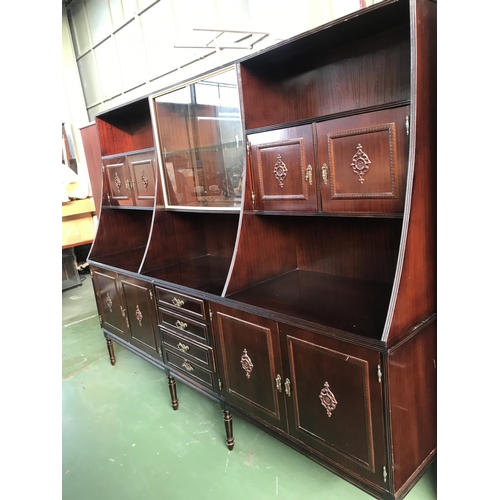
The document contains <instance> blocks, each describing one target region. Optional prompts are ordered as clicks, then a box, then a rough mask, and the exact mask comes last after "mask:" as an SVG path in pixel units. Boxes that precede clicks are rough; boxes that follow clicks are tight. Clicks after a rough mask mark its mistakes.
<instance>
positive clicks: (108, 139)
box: [95, 97, 154, 156]
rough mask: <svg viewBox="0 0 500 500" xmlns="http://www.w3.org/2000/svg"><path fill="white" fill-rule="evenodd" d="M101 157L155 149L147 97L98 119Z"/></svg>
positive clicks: (99, 116) (105, 113) (109, 111)
mask: <svg viewBox="0 0 500 500" xmlns="http://www.w3.org/2000/svg"><path fill="white" fill-rule="evenodd" d="M95 121H96V124H97V129H98V132H99V144H100V147H101V154H102V156H111V155H119V154H123V153H128V152H130V151H138V150H141V149H148V148H152V147H154V139H153V127H152V123H151V114H150V111H149V101H148V98H147V97H146V98H142V99H138V100H136V101H134V102H132V103H129V104H127V105H126V106H120V107H118V108H114V109H112V110H108V111H105V112H103V113H101V114H99V115H98V116H96V119H95Z"/></svg>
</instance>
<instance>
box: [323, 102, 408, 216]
mask: <svg viewBox="0 0 500 500" xmlns="http://www.w3.org/2000/svg"><path fill="white" fill-rule="evenodd" d="M408 113H409V109H408V107H407V106H405V107H401V108H395V109H388V110H383V111H376V112H372V113H364V114H360V115H355V116H348V117H344V118H337V119H334V120H328V121H325V122H320V123H318V124H317V135H318V168H319V169H320V175H321V181H320V186H321V188H320V189H321V201H322V211H324V212H357V213H360V212H361V213H363V212H366V213H381V212H388V213H398V212H400V213H402V212H403V207H404V197H405V188H406V174H407V163H408V136H407V117H408Z"/></svg>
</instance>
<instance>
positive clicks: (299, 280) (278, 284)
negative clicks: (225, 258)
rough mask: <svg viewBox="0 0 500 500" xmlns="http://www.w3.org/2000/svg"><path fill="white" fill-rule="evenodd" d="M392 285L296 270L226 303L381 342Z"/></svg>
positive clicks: (246, 290)
mask: <svg viewBox="0 0 500 500" xmlns="http://www.w3.org/2000/svg"><path fill="white" fill-rule="evenodd" d="M391 289H392V285H391V284H388V283H380V282H376V281H368V280H361V279H354V278H347V277H343V276H334V275H330V274H325V273H319V272H313V271H303V270H295V271H291V272H289V273H286V274H283V275H281V276H277V277H275V278H273V279H270V280H268V281H265V282H263V283H260V284H258V285H255V286H252V287H250V288H247V289H245V290H243V291H241V292H237V293H235V294H233V295H230V296H228V297H227V298H228V299H232V300H236V301H239V302H244V303H246V304H250V305H253V306H256V307H261V308H263V309H267V310H271V311H274V312H277V313H281V314H285V315H287V316H292V317H295V318H300V319H303V320H305V321H310V322H314V323H318V324H320V325H323V326H327V327H331V328H335V329H338V330H342V331H345V332H349V333H355V334H357V335H362V336H365V337H369V338H373V339H380V338H381V337H382V331H383V328H384V324H385V319H386V315H387V310H388V307H389V299H390V295H391Z"/></svg>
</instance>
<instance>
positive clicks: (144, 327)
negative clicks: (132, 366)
mask: <svg viewBox="0 0 500 500" xmlns="http://www.w3.org/2000/svg"><path fill="white" fill-rule="evenodd" d="M120 282H121V286H122V290H123V292H122V293H123V299H124V302H125V308H126V315H127V318H128V321H127V325H128V327H129V330H130V343H131V344H132V345H134V346H135V347H137V348H138V349H140V350H141V351H143V352H145V353H146V354H148V355H149V356H152V357H153V358H155V359H158V360H160V359H161V349H160V340H159V334H158V328H157V325H156V310H155V304H154V296H153V286H152V285H151V283H148V282H147V281H142V280H139V279H137V278H132V277H130V276H121V277H120Z"/></svg>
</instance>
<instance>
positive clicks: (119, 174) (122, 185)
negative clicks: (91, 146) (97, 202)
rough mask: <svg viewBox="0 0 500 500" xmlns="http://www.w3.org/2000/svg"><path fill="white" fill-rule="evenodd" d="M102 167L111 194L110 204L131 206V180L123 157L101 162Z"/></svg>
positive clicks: (132, 201)
mask: <svg viewBox="0 0 500 500" xmlns="http://www.w3.org/2000/svg"><path fill="white" fill-rule="evenodd" d="M103 165H104V169H105V172H106V176H107V178H108V185H109V190H110V192H111V198H110V204H111V205H118V206H129V205H133V204H134V200H133V198H132V196H133V194H132V189H131V182H130V181H131V179H130V175H129V171H128V167H127V161H126V159H125V156H119V157H115V158H110V159H106V160H103Z"/></svg>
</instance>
